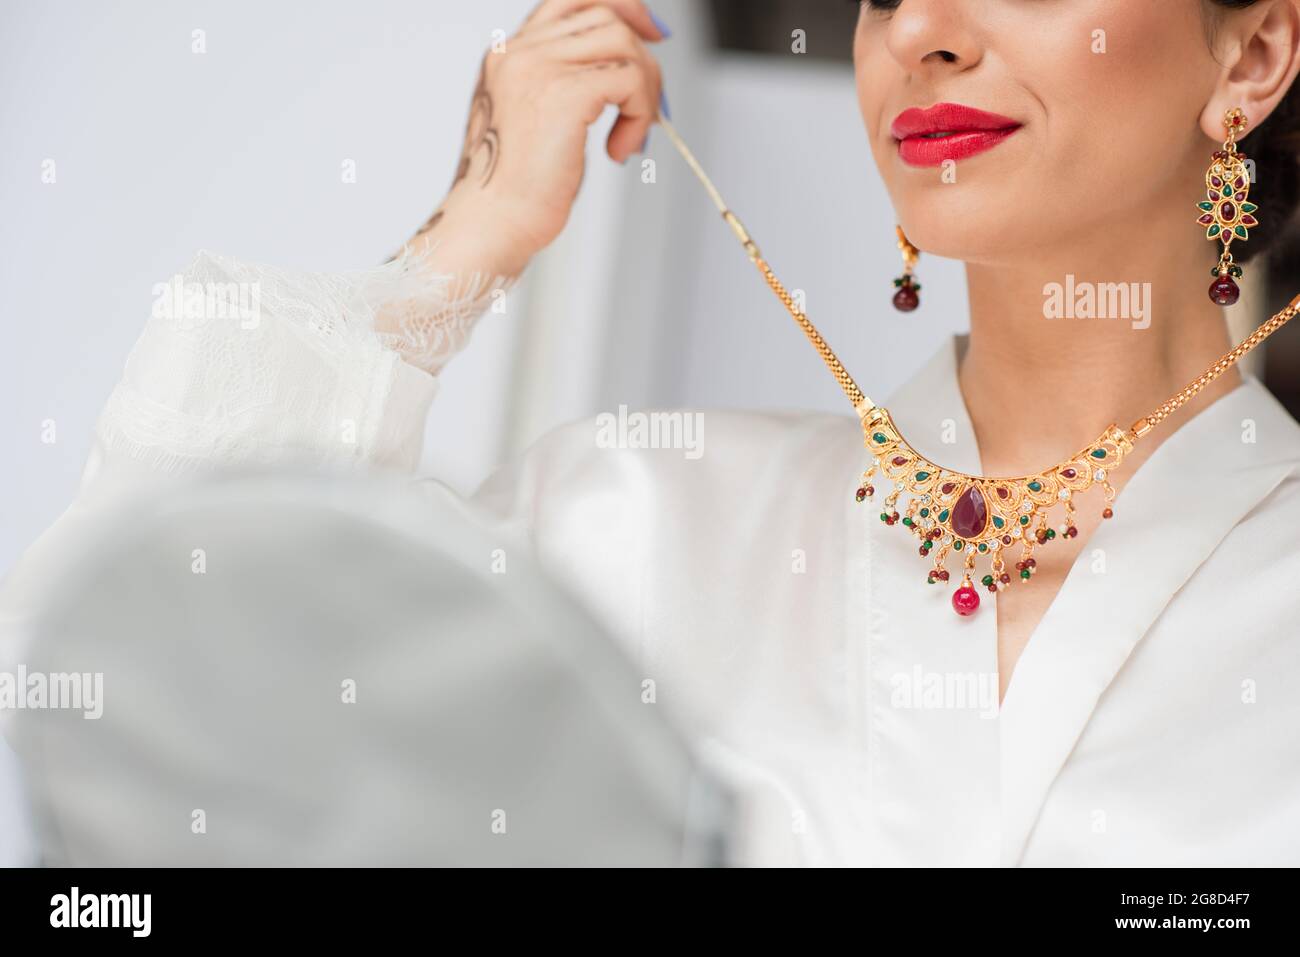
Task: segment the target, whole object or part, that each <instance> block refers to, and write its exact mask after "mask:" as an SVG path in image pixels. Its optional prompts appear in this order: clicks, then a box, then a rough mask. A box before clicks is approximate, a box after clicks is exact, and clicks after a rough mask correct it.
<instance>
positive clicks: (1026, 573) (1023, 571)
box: [1020, 568, 1029, 581]
mask: <svg viewBox="0 0 1300 957" xmlns="http://www.w3.org/2000/svg"><path fill="white" fill-rule="evenodd" d="M1020 577H1021V578H1023V579H1024V580H1025V581H1029V569H1028V568H1022V569H1020Z"/></svg>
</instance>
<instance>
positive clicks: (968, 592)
mask: <svg viewBox="0 0 1300 957" xmlns="http://www.w3.org/2000/svg"><path fill="white" fill-rule="evenodd" d="M979 608H980V593H979V592H977V591H976V590H975V589H974V587H972V585H971V584H970V579H969V578H968V579H966V581H965V582H964V583H963V584H962V586H961V587H960V588H958V589H957V590H956V591H955V592H953V593H952V610H953V611H955V612H956V613H957V614H959V615H961V616H962V617H963V618H966V617H968V616H970V615H973V614H975V612H977V611H979Z"/></svg>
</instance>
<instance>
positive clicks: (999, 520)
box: [993, 515, 1006, 528]
mask: <svg viewBox="0 0 1300 957" xmlns="http://www.w3.org/2000/svg"><path fill="white" fill-rule="evenodd" d="M1005 524H1006V522H1005V521H1004V520H1003V519H1002V518H1000V517H999V516H997V515H994V516H993V527H994V528H1001V527H1002V526H1003V525H1005Z"/></svg>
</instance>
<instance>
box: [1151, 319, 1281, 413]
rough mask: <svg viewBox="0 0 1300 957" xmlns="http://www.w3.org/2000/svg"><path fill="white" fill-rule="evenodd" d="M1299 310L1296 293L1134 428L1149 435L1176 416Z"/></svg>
mask: <svg viewBox="0 0 1300 957" xmlns="http://www.w3.org/2000/svg"><path fill="white" fill-rule="evenodd" d="M1297 312H1300V296H1296V297H1295V298H1294V299H1292V300H1291V302H1290V303H1288V305H1287V307H1286V308H1285V309H1283V310H1282V311H1281V312H1278V313H1276V314H1275V315H1273V317H1272V318H1270V319H1269V320H1268V321H1267V322H1265V323H1264V324H1263V325H1261V326H1260V327H1259V328H1258V329H1256V330H1255V331H1254V332H1252V333H1251V334H1250V335H1249V336H1247V337H1246V338H1245V339H1243V340H1241V342H1240V343H1239V344H1238V345H1237V347H1236V348H1234V349H1231V350H1229V351H1228V352H1225V353H1224V354H1223V356H1222V357H1221V358H1220V359H1219V361H1218V362H1216V363H1214V365H1212V366H1210V367H1209V368H1208V369H1206V370H1205V371H1204V372H1202V373H1201V374H1200V375H1199V376H1197V377H1196V378H1195V379H1193V380H1192V381H1191V382H1189V383H1188V384H1187V385H1186V386H1184V387H1183V389H1182V391H1180V392H1179V393H1178V394H1177V395H1175V396H1174V397H1173V398H1171V399H1168V400H1166V401H1165V402H1164V403H1162V404H1161V405H1160V407H1159V408H1157V409H1156V410H1155V411H1154V412H1152V413H1151V414H1150V415H1148V416H1146V417H1144V418H1141V419H1138V420H1137V421H1136V422H1134V423H1133V428H1132V429H1131V431H1132V432H1133V434H1134V435H1146V433H1147V432H1150V431H1151V430H1152V429H1153V428H1155V427H1156V426H1157V425H1159V424H1160V423H1161V422H1163V421H1164V420H1165V419H1167V418H1169V416H1171V415H1173V414H1174V413H1175V412H1177V411H1178V410H1179V409H1181V408H1182V407H1183V406H1184V405H1186V404H1187V403H1188V402H1190V401H1191V400H1192V399H1193V398H1195V396H1196V395H1197V393H1199V392H1200V391H1201V390H1202V389H1204V388H1205V387H1206V386H1207V385H1209V384H1210V383H1211V382H1213V381H1214V380H1215V379H1217V378H1218V377H1219V376H1221V375H1223V374H1224V373H1225V372H1227V371H1228V370H1229V369H1230V368H1232V366H1233V364H1234V363H1235V362H1236V361H1237V360H1238V359H1240V358H1241V357H1242V356H1244V355H1245V354H1246V353H1247V352H1249V351H1250V350H1251V349H1253V348H1255V347H1256V346H1257V345H1259V344H1260V343H1261V342H1263V341H1264V340H1265V339H1267V338H1268V337H1269V336H1271V335H1272V334H1273V333H1275V332H1277V331H1278V330H1279V329H1281V328H1282V327H1283V326H1284V325H1286V324H1287V322H1288V321H1290V319H1291V318H1292V317H1293V316H1294V315H1295V314H1296V313H1297Z"/></svg>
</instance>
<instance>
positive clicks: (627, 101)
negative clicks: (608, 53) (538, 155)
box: [560, 60, 657, 163]
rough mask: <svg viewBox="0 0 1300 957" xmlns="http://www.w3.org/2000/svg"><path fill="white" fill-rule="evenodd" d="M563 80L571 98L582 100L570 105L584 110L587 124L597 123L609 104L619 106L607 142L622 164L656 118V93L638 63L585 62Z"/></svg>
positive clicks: (614, 156) (637, 146)
mask: <svg viewBox="0 0 1300 957" xmlns="http://www.w3.org/2000/svg"><path fill="white" fill-rule="evenodd" d="M560 82H561V83H562V84H563V89H566V90H567V91H568V94H567V95H568V97H571V98H573V99H576V100H580V105H579V106H577V107H570V108H580V109H583V110H584V111H585V115H584V119H585V120H586V123H587V125H591V124H592V123H594V122H595V121H596V120H597V119H598V118H599V117H600V114H601V113H602V112H603V111H604V109H605V107H606V106H609V105H613V106H616V107H618V111H619V120H618V121H616V122H615V124H614V129H613V130H611V131H610V136H609V139H608V140H607V141H606V143H605V151H606V152H607V153H608V154H609V156H610V159H612V160H614V161H615V162H618V163H623V162H626V161H627V158H628V157H629V156H631V155H632V154H633V153H635V152H636V151H637V150H638V149H640V147H641V143H642V141H643V140H644V139H645V134H646V133H647V132H648V131H649V129H650V124H651V122H653V120H654V116H655V107H656V105H657V96H656V94H654V93H653V92H652V91H651V88H650V84H649V82H648V80H647V77H646V74H645V73H644V71H643V70H641V69H639V68H638V64H637V63H635V62H634V61H631V60H619V61H614V60H610V61H605V62H601V63H592V64H586V65H583V66H579V67H576V68H574V69H573V70H572V71H571V72H570V73H568V74H566V75H565V76H563V77H562V78H561V80H560ZM624 118H626V119H627V122H623V120H624Z"/></svg>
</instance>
